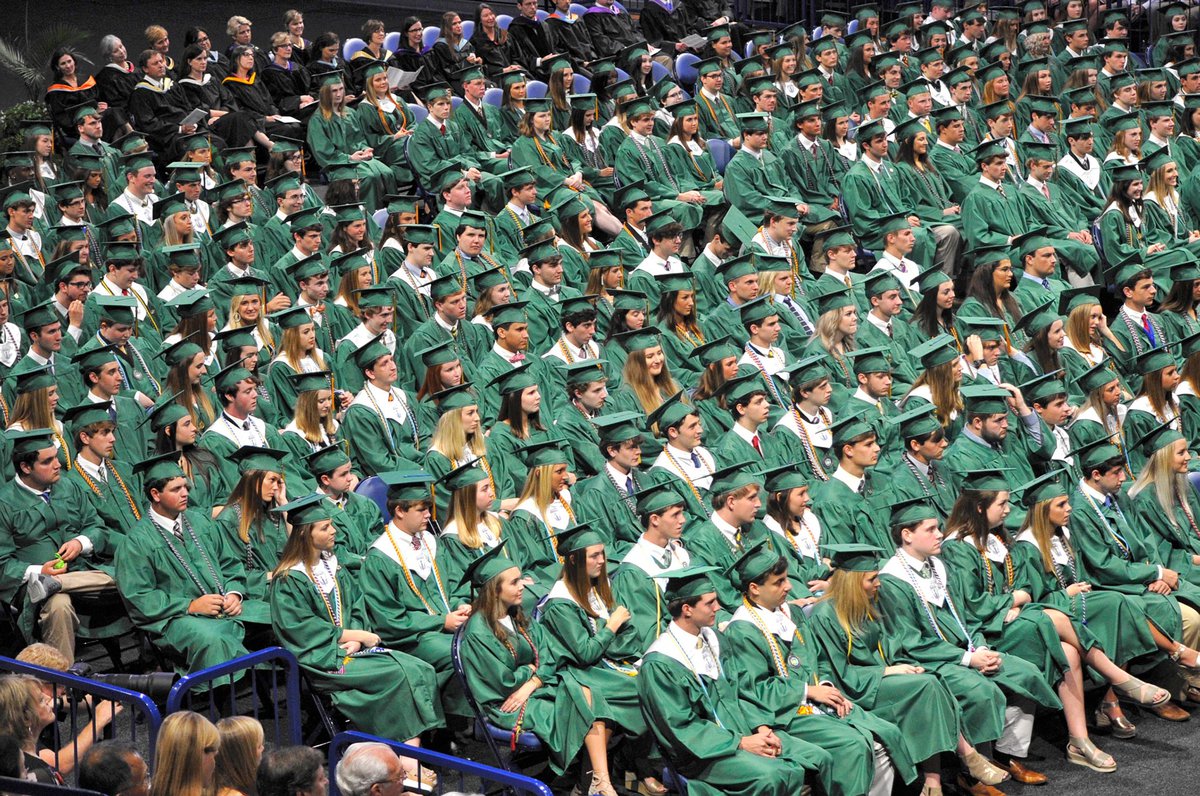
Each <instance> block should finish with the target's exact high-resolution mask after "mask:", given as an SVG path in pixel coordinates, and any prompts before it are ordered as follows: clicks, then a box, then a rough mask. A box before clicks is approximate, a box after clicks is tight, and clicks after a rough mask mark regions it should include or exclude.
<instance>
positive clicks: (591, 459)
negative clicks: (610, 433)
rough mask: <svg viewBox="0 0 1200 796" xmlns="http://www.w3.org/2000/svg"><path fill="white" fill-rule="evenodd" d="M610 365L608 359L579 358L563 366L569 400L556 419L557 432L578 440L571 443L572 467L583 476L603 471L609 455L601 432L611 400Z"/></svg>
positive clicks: (555, 428) (579, 475)
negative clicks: (608, 367)
mask: <svg viewBox="0 0 1200 796" xmlns="http://www.w3.org/2000/svg"><path fill="white" fill-rule="evenodd" d="M607 365H608V360H607V359H580V360H577V361H575V362H573V363H571V364H570V365H567V366H566V367H565V369H564V370H565V375H564V381H565V382H566V384H565V387H564V389H565V390H566V398H567V400H566V401H565V402H564V403H563V406H562V411H561V412H559V413H558V416H557V417H556V418H555V419H554V433H555V435H556V436H558V437H559V438H560V439H570V440H574V441H575V443H576V444H574V445H572V446H571V458H572V459H573V462H572V464H573V467H572V468H571V469H572V471H573V472H574V473H575V474H576V475H577V476H578V477H579V478H581V479H582V478H587V477H588V476H594V475H597V474H599V473H600V472H601V471H603V470H604V465H605V462H606V461H607V458H608V457H607V456H606V455H605V450H604V448H602V447H601V445H600V440H601V436H600V432H599V428H600V425H601V423H600V421H601V420H602V419H604V409H605V404H606V403H607V402H608V376H607V375H606V374H605V372H604V368H605V367H606V366H607Z"/></svg>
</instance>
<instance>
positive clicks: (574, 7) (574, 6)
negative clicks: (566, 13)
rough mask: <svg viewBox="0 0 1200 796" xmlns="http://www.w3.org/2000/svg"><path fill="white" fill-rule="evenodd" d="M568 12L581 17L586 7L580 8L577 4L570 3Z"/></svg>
mask: <svg viewBox="0 0 1200 796" xmlns="http://www.w3.org/2000/svg"><path fill="white" fill-rule="evenodd" d="M570 11H571V13H572V14H578V15H579V16H583V15H584V14H586V13H587V6H581V5H580V4H579V3H571V7H570Z"/></svg>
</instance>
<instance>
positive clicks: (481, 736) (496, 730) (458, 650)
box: [368, 476, 542, 771]
mask: <svg viewBox="0 0 1200 796" xmlns="http://www.w3.org/2000/svg"><path fill="white" fill-rule="evenodd" d="M373 477H374V476H372V478H373ZM368 480H369V479H368ZM465 628H466V625H465V624H464V625H462V626H461V627H459V628H458V630H456V631H455V632H454V638H453V639H452V640H451V642H450V661H451V663H452V664H453V666H454V674H455V676H456V677H457V678H458V682H459V685H461V686H462V690H463V695H464V696H465V697H466V699H467V705H468V706H470V708H471V712H472V713H473V714H475V725H474V726H475V737H476V739H477V740H480V741H483V742H484V743H486V744H487V746H488V749H490V750H491V752H492V756H493V757H494V758H495V759H496V765H497V766H499V767H500V768H502V769H504V770H505V771H512V768H511V766H510V764H509V762H508V761H507V760H505V759H504V757H503V755H501V754H500V746H499V744H498V743H497V742H499V743H502V744H504V745H505V746H508V747H509V748H511V749H513V750H514V751H517V752H526V753H528V752H540V751H541V749H542V742H541V741H539V740H538V737H537V736H536V735H534V734H533V733H531V732H523V733H520V734H519V735H517V736H516V737H515V738H514V737H513V734H512V731H511V730H506V729H504V728H503V727H497V726H496V725H495V724H492V723H491V722H490V721H488V720H487V715H486V714H485V713H484V712H483V708H481V707H480V706H479V701H478V700H476V699H475V694H474V693H472V692H471V688H470V686H469V685H468V684H467V676H466V673H465V672H464V671H463V665H462V636H463V630H464V629H465Z"/></svg>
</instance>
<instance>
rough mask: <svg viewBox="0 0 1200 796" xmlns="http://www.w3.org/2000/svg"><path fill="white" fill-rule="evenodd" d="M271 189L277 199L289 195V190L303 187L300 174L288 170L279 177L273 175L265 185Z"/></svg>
mask: <svg viewBox="0 0 1200 796" xmlns="http://www.w3.org/2000/svg"><path fill="white" fill-rule="evenodd" d="M264 187H265V188H266V189H267V190H269V191H270V192H271V193H272V195H274V196H275V198H276V199H279V198H282V197H283V196H286V195H287V192H288V191H298V190H300V188H301V182H300V174H299V173H298V172H294V171H286V172H284V173H283V174H280V175H279V176H278V177H272V178H271V179H270V180H268V181H267V182H266V185H265V186H264Z"/></svg>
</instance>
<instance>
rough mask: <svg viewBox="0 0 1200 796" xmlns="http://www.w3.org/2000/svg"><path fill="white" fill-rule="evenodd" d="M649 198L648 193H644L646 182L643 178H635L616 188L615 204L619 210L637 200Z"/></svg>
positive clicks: (630, 205)
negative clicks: (633, 180) (635, 179)
mask: <svg viewBox="0 0 1200 796" xmlns="http://www.w3.org/2000/svg"><path fill="white" fill-rule="evenodd" d="M649 198H650V194H648V193H646V183H645V181H644V180H637V181H635V182H631V183H628V184H626V185H623V186H621V187H620V188H618V189H617V192H616V196H615V200H616V205H617V207H618V208H620V209H621V210H627V209H628V208H630V207H632V206H633V205H635V204H637V203H638V202H641V201H643V200H645V199H649Z"/></svg>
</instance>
